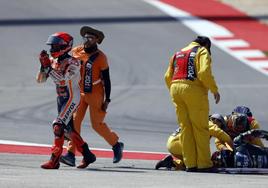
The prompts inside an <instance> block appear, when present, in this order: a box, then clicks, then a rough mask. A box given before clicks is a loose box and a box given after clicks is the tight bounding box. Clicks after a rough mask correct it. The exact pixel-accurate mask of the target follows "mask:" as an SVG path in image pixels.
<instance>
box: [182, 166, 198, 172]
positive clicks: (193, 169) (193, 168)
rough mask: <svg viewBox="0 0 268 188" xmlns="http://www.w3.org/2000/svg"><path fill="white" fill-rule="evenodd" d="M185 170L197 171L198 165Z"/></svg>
mask: <svg viewBox="0 0 268 188" xmlns="http://www.w3.org/2000/svg"><path fill="white" fill-rule="evenodd" d="M185 171H186V172H197V168H196V167H192V168H186V169H185Z"/></svg>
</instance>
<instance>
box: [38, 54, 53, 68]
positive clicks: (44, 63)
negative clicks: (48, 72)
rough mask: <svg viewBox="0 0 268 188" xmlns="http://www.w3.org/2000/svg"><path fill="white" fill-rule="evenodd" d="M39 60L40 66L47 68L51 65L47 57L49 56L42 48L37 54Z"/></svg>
mask: <svg viewBox="0 0 268 188" xmlns="http://www.w3.org/2000/svg"><path fill="white" fill-rule="evenodd" d="M39 61H40V63H41V67H42V68H43V69H46V68H49V67H50V66H51V61H50V59H49V56H48V54H47V51H46V50H42V51H41V53H40V55H39Z"/></svg>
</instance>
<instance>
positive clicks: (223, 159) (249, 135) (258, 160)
mask: <svg viewBox="0 0 268 188" xmlns="http://www.w3.org/2000/svg"><path fill="white" fill-rule="evenodd" d="M256 138H263V139H266V140H268V131H265V130H260V129H252V130H249V131H247V132H244V133H241V134H240V135H239V136H237V137H235V139H234V151H233V152H231V151H230V150H229V152H226V150H222V151H216V152H214V153H213V155H212V161H213V163H214V165H215V166H217V167H225V168H226V167H227V168H233V167H234V168H268V148H267V147H261V146H258V145H254V144H251V142H252V140H254V139H256Z"/></svg>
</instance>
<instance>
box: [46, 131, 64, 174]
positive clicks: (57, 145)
mask: <svg viewBox="0 0 268 188" xmlns="http://www.w3.org/2000/svg"><path fill="white" fill-rule="evenodd" d="M63 143H64V137H63V135H62V136H60V137H58V136H56V137H55V139H54V146H53V147H52V148H51V150H52V154H51V157H50V160H49V161H48V162H46V163H44V164H42V165H41V168H44V169H58V168H59V167H60V156H61V154H62V151H63V148H62V146H63Z"/></svg>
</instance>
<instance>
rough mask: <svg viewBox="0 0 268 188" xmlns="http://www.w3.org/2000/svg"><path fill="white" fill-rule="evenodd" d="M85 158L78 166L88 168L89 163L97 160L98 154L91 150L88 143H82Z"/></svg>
mask: <svg viewBox="0 0 268 188" xmlns="http://www.w3.org/2000/svg"><path fill="white" fill-rule="evenodd" d="M81 148H82V152H81V153H82V154H83V160H82V161H81V163H80V165H79V166H77V168H86V167H87V166H88V165H89V164H91V163H94V162H95V161H96V156H95V155H94V154H93V153H92V152H91V151H90V150H89V148H88V145H87V143H84V144H83V145H82V147H81Z"/></svg>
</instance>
